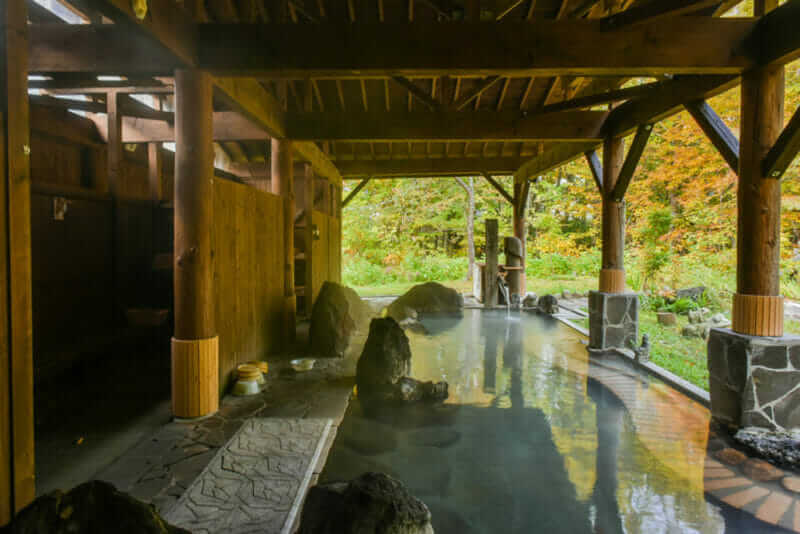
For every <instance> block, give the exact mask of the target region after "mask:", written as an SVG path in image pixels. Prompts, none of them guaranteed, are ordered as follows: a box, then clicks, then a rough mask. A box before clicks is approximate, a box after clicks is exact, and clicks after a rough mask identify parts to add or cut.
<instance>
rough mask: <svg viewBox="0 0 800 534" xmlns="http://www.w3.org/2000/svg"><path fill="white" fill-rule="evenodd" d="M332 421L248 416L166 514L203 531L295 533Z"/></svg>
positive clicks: (210, 533)
mask: <svg viewBox="0 0 800 534" xmlns="http://www.w3.org/2000/svg"><path fill="white" fill-rule="evenodd" d="M332 425H333V421H332V420H331V419H277V418H263V419H262V418H253V419H249V420H247V421H246V422H245V423H244V424H243V425H242V427H241V428H240V429H239V431H238V432H237V433H236V434H235V435H234V436H233V438H231V440H230V441H229V442H228V443H227V444H226V445H224V446H223V447H222V448H220V450H219V451H218V452H217V455H216V456H215V457H214V459H213V460H211V463H209V464H208V466H206V468H205V469H204V470H203V472H202V473H201V474H200V476H198V477H197V479H195V481H194V482H193V483H192V485H191V486H190V487H189V488H188V489H187V490H186V492H185V493H184V494H183V496H182V497H181V498H180V499H179V500H178V502H177V503H176V504H175V506H174V507H173V508H172V509H171V510H169V511H168V512H167V513H166V514H165V516H164V518H165V519H166V520H167V521H168V522H170V523H172V524H173V525H176V526H180V527H183V528H185V529H187V530H190V531H191V532H193V533H197V534H215V533H225V534H240V533H241V534H244V533H251V532H253V533H255V532H259V533H266V534H272V533H275V534H279V533H280V534H289V533H290V532H292V530H293V528H294V526H295V522H296V520H297V518H298V514H299V511H300V509H301V506H302V503H303V499H304V498H305V494H306V491H307V490H308V487H309V485H310V484H311V482H312V477H313V475H314V473H315V472H318V471H319V468H320V466H318V465H317V464H318V463H320V461H324V458H323V451H324V449H325V446H326V444H327V443H328V437H329V434H330V433H331V431H332V430H331V428H332Z"/></svg>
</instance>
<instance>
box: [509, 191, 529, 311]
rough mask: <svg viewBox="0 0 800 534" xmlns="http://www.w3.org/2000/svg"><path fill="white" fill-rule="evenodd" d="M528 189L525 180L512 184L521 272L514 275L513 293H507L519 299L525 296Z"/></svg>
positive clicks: (515, 231) (515, 234) (515, 233)
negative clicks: (515, 281)
mask: <svg viewBox="0 0 800 534" xmlns="http://www.w3.org/2000/svg"><path fill="white" fill-rule="evenodd" d="M530 188H531V184H530V182H529V181H527V180H525V182H524V183H515V184H514V212H513V218H514V237H516V238H517V239H519V241H520V243H521V244H522V265H521V267H522V271H520V272H519V273H517V274H516V279H517V281H518V284H515V285H516V286H517V287H514V288H512V289H513V290H514V291H509V293H512V294H513V293H517V294H519V295H520V296H521V297H525V294H526V293H527V283H526V278H525V263H526V258H527V255H526V254H527V247H526V243H525V238H526V237H527V231H526V224H525V223H526V220H525V212H526V211H527V209H528V193H529V192H530ZM509 287H511V284H509Z"/></svg>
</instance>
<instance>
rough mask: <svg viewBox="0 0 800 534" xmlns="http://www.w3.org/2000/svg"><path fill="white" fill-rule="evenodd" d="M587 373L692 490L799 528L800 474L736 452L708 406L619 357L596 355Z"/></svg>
mask: <svg viewBox="0 0 800 534" xmlns="http://www.w3.org/2000/svg"><path fill="white" fill-rule="evenodd" d="M589 376H590V377H591V378H593V379H595V380H597V381H599V382H601V383H602V384H603V385H604V386H605V387H607V388H609V389H610V390H611V391H612V392H613V393H614V394H615V395H616V396H617V397H618V398H619V399H620V400H621V401H622V402H623V404H625V407H626V409H627V410H628V413H629V414H630V416H631V419H632V421H633V424H634V425H635V426H636V432H637V436H638V437H639V439H641V441H642V442H643V443H644V445H645V446H646V447H647V448H648V449H650V451H651V452H652V453H653V455H654V456H655V457H656V458H658V459H659V461H661V462H662V463H663V464H664V465H665V466H666V467H667V468H669V469H671V470H672V471H673V472H674V473H677V474H680V475H682V476H684V477H685V483H686V484H688V485H689V486H690V487H691V488H696V489H697V491H702V492H703V493H705V494H706V496H708V497H709V498H710V499H711V500H712V501H715V502H723V503H725V504H727V505H728V506H732V507H734V508H737V509H739V510H741V511H743V512H745V513H747V514H750V515H751V516H753V517H755V518H757V519H759V520H760V521H763V522H764V523H767V524H769V525H774V526H776V527H780V528H783V529H786V530H787V531H793V532H800V476H798V473H793V472H790V471H786V470H782V469H778V468H776V467H774V466H772V465H770V464H769V463H767V462H765V461H763V460H760V459H757V458H751V457H749V456H748V455H747V454H745V453H744V452H742V451H740V450H737V449H736V448H734V446H733V444H732V440H731V439H730V438H729V437H728V436H726V435H725V433H723V432H719V431H717V430H716V429H714V428H710V424H709V422H710V414H709V412H708V409H707V408H705V407H704V406H702V405H701V404H699V403H696V402H694V401H689V400H687V399H677V398H676V397H678V396H681V393H679V392H678V391H676V390H674V389H672V388H670V387H669V386H667V385H665V384H663V383H662V382H660V381H659V380H655V379H643V378H642V377H641V376H640V375H638V374H636V373H634V372H631V371H629V370H626V365H625V364H624V363H622V362H621V361H620V360H618V359H617V357H608V358H605V357H604V358H602V359H599V360H598V359H593V360H592V363H591V365H590V367H589ZM697 465H703V466H704V469H703V470H702V471H699V470H697V469H695V468H693V466H697Z"/></svg>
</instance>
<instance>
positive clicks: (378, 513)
mask: <svg viewBox="0 0 800 534" xmlns="http://www.w3.org/2000/svg"><path fill="white" fill-rule="evenodd" d="M298 534H433V526H431V513H430V511H429V510H428V507H427V506H425V504H424V503H423V502H422V501H420V500H419V499H417V498H416V497H414V496H413V495H411V494H410V493H409V492H408V490H407V489H406V488H405V486H403V484H402V483H401V482H399V481H397V480H395V479H393V478H391V477H390V476H388V475H385V474H383V473H365V474H363V475H361V476H360V477H358V478H357V479H355V480H352V481H351V482H332V483H329V484H322V485H317V486H314V487H313V488H311V490H310V491H309V492H308V497H306V502H305V505H304V506H303V512H302V516H301V519H300V528H299V530H298Z"/></svg>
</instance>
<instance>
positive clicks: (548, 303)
mask: <svg viewBox="0 0 800 534" xmlns="http://www.w3.org/2000/svg"><path fill="white" fill-rule="evenodd" d="M536 307H537V308H538V309H539V311H540V312H542V313H548V314H550V315H553V314H556V313H558V299H557V298H556V297H554V296H553V295H544V296H542V297H539V300H538V301H537V302H536Z"/></svg>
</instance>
